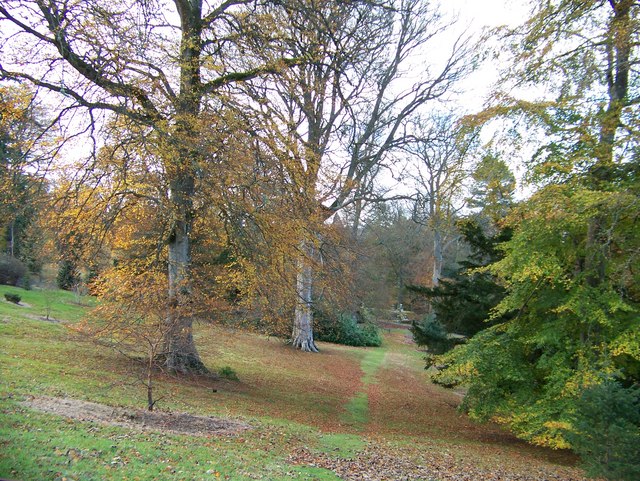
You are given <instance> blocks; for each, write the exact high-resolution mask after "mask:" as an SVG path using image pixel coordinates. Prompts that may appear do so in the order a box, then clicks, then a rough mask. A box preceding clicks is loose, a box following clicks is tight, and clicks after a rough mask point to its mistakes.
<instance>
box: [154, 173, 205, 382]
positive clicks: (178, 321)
mask: <svg viewBox="0 0 640 481" xmlns="http://www.w3.org/2000/svg"><path fill="white" fill-rule="evenodd" d="M192 191H193V179H191V178H190V177H189V176H184V177H182V178H181V179H180V180H179V181H176V182H173V183H172V192H171V197H172V201H173V205H174V208H175V209H176V217H178V218H179V220H177V221H176V222H175V225H174V227H173V231H172V234H171V238H170V240H169V266H168V280H169V310H168V313H167V329H166V330H165V338H164V349H163V351H164V352H163V357H164V364H165V366H166V367H167V369H169V370H170V371H172V372H177V373H199V374H201V373H206V372H207V369H206V367H205V366H204V364H203V363H202V361H201V360H200V356H199V355H198V351H197V349H196V345H195V343H194V341H193V319H192V318H191V312H189V311H190V309H189V308H188V306H187V303H188V302H189V300H190V295H191V278H190V267H191V238H190V236H191V227H192V224H193V215H192V213H191V203H192V200H191V198H192V195H193V192H192Z"/></svg>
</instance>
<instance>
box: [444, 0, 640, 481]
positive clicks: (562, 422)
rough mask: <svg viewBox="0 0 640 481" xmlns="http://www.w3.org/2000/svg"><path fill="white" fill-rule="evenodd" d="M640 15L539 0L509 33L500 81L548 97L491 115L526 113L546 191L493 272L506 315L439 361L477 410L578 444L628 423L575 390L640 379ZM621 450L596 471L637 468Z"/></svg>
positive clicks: (513, 219) (541, 189)
mask: <svg viewBox="0 0 640 481" xmlns="http://www.w3.org/2000/svg"><path fill="white" fill-rule="evenodd" d="M639 19H640V3H639V2H637V1H630V0H619V1H617V0H609V1H596V0H594V1H585V2H574V1H568V0H567V1H564V0H559V1H550V2H543V3H540V4H534V10H533V13H532V16H531V18H530V19H529V20H528V21H527V23H525V24H524V25H523V26H521V27H520V28H518V29H516V30H514V31H511V32H508V35H507V37H505V38H504V39H505V40H509V39H510V40H513V41H514V43H513V53H514V57H513V60H514V63H512V64H511V69H510V70H509V71H508V72H507V73H506V75H505V78H504V79H503V85H502V87H509V90H510V91H511V92H518V91H519V90H518V88H523V87H527V86H531V85H533V86H538V87H539V86H544V87H545V88H546V89H545V93H546V94H547V95H542V96H541V97H540V98H536V99H532V98H528V99H526V100H524V99H521V98H517V97H514V96H513V95H511V96H508V95H506V94H504V93H502V94H500V95H498V96H497V97H496V103H495V104H494V105H493V107H492V108H490V109H489V110H488V111H486V112H483V113H482V115H481V117H483V118H484V116H486V115H495V114H499V115H505V116H518V118H519V119H524V120H526V126H527V136H528V137H529V138H530V139H532V140H533V141H534V142H536V143H537V147H538V148H537V151H536V154H535V155H534V157H533V159H532V160H531V162H530V163H529V165H528V167H529V169H528V178H529V180H530V181H531V182H532V183H533V184H534V185H535V186H536V187H537V191H536V192H535V193H534V194H533V195H532V196H531V198H530V199H528V200H527V201H525V202H523V203H521V204H520V205H519V206H518V207H517V208H516V209H514V211H513V213H512V214H511V215H510V216H509V217H508V220H507V225H508V226H509V227H511V228H513V237H512V238H511V240H509V241H508V242H506V243H505V244H504V245H503V246H502V250H503V252H504V257H503V258H502V259H500V260H499V261H497V262H496V263H495V264H493V265H492V266H488V267H486V268H485V271H486V272H489V273H491V274H493V275H496V276H497V277H498V278H499V279H500V282H501V283H502V284H503V285H504V286H505V288H506V295H505V297H504V298H503V299H502V301H501V302H500V303H499V304H498V305H497V306H496V308H495V309H494V311H493V316H492V319H494V320H497V321H499V322H498V323H497V324H496V325H495V326H492V327H490V328H488V329H485V330H483V331H481V332H480V333H479V334H478V335H476V336H475V337H474V338H472V339H471V340H470V341H469V343H468V344H466V345H464V346H461V347H458V348H456V349H454V350H453V351H451V352H450V353H449V354H447V355H446V356H445V358H444V359H441V360H440V361H439V363H448V365H449V367H448V368H447V369H446V370H445V372H444V374H443V375H444V376H448V377H449V383H451V382H454V381H452V380H457V381H460V380H461V379H464V380H466V381H468V382H469V383H470V384H469V385H470V389H469V392H468V395H467V397H466V398H465V405H466V407H467V408H468V409H469V411H470V413H471V415H472V416H474V417H477V418H480V419H488V418H492V417H495V418H497V419H499V420H500V421H502V422H504V423H506V424H508V425H509V426H510V427H511V428H512V429H513V430H514V431H515V432H516V433H517V434H518V435H519V436H521V437H522V438H525V439H527V440H529V441H531V442H534V443H536V444H540V445H546V446H553V447H570V444H569V439H570V438H573V439H574V441H573V442H576V441H575V439H576V436H578V437H580V436H583V437H582V439H581V441H579V443H578V444H579V445H580V448H581V451H582V452H588V451H589V450H590V449H595V448H596V446H597V445H598V444H602V443H604V442H605V441H606V438H605V437H602V438H598V437H591V438H587V437H586V436H587V435H588V436H590V434H585V433H589V432H591V433H593V432H595V431H598V433H599V434H598V436H606V435H607V434H606V433H607V432H608V431H609V428H611V429H618V428H617V427H614V426H612V425H610V424H609V425H607V426H602V425H600V426H598V429H593V430H588V429H584V419H585V418H586V417H588V413H587V412H586V411H583V412H580V410H581V409H585V407H588V408H589V409H591V410H594V409H601V410H602V409H609V408H610V407H608V406H606V405H602V404H601V405H599V406H593V405H591V406H588V404H589V403H586V404H585V403H584V402H583V403H580V402H578V399H580V397H581V396H583V397H584V395H586V398H589V397H590V395H591V394H590V393H593V392H597V391H609V392H610V391H611V390H612V389H611V386H612V385H615V386H617V387H616V389H620V390H627V394H628V395H629V396H635V394H634V392H633V391H632V387H633V386H634V385H635V384H637V382H638V380H639V379H640V356H639V355H638V349H637V346H638V345H639V342H640V339H639V333H640V324H639V320H638V319H639V317H638V303H639V301H640V297H639V291H638V289H637V285H638V273H637V269H636V268H635V266H637V265H638V260H639V258H638V252H640V251H639V250H638V247H639V246H640V237H639V236H638V229H637V221H638V209H637V207H638V199H639V197H638V196H639V192H640V189H639V185H638V136H637V133H638V130H637V125H638V124H637V119H638V114H639V113H640V112H639V106H640V91H639V90H638V87H639V86H640V83H639V82H638V65H639V64H640V58H639V56H638V46H639V45H640V24H639V23H638V21H639ZM514 87H516V88H515V89H514ZM520 91H521V90H520ZM549 93H550V94H551V95H549ZM537 128H539V129H540V130H539V131H538V132H541V133H542V134H543V135H540V136H536V135H535V133H536V129H537ZM589 402H591V403H593V402H598V403H604V402H606V397H605V396H601V397H600V400H599V401H598V400H595V399H593V398H592V399H591V401H589ZM576 418H577V419H579V420H581V421H580V423H576ZM606 422H607V423H609V422H610V421H609V420H608V421H606ZM581 423H582V426H580V424H581ZM627 429H629V427H627ZM630 429H635V430H636V432H635V433H634V432H628V433H625V436H627V437H628V439H633V438H636V439H637V429H638V426H637V425H636V426H631V428H630ZM581 433H582V434H581ZM623 449H624V446H617V447H616V448H615V449H613V450H612V452H611V453H610V455H609V456H607V457H606V458H608V460H607V459H606V458H603V459H600V460H599V462H601V463H603V465H602V466H601V470H600V473H602V474H607V473H608V472H610V471H611V468H612V466H609V467H607V466H606V463H608V462H611V463H618V462H619V461H621V462H622V463H627V464H628V466H632V465H633V469H637V463H635V461H634V460H629V459H625V458H624V454H622V453H623V451H620V450H623ZM634 463H635V464H634ZM629 471H631V470H629ZM616 479H617V478H616ZM620 479H622V478H620ZM629 479H631V478H629Z"/></svg>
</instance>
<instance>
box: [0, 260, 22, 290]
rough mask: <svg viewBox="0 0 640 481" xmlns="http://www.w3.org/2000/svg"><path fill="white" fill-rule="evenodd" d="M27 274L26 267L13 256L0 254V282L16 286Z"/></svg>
mask: <svg viewBox="0 0 640 481" xmlns="http://www.w3.org/2000/svg"><path fill="white" fill-rule="evenodd" d="M26 275H27V268H26V267H25V265H24V264H23V263H22V262H20V261H19V260H18V259H16V258H15V257H11V256H7V255H2V256H0V284H5V285H9V286H17V285H19V284H20V282H21V281H22V279H23V278H24V277H25V276H26Z"/></svg>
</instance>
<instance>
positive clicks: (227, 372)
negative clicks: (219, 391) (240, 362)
mask: <svg viewBox="0 0 640 481" xmlns="http://www.w3.org/2000/svg"><path fill="white" fill-rule="evenodd" d="M218 374H219V375H220V377H221V378H224V379H229V380H230V381H238V374H236V372H235V371H234V370H233V368H231V367H229V366H225V367H223V368H222V369H220V370H219V371H218Z"/></svg>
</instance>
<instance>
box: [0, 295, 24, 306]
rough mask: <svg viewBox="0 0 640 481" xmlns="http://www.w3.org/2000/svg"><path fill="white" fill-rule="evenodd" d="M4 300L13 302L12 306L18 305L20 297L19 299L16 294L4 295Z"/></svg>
mask: <svg viewBox="0 0 640 481" xmlns="http://www.w3.org/2000/svg"><path fill="white" fill-rule="evenodd" d="M4 298H5V299H6V300H7V301H9V302H13V303H14V304H20V301H21V300H22V297H20V296H19V295H18V294H5V295H4Z"/></svg>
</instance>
